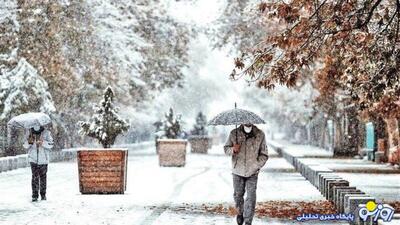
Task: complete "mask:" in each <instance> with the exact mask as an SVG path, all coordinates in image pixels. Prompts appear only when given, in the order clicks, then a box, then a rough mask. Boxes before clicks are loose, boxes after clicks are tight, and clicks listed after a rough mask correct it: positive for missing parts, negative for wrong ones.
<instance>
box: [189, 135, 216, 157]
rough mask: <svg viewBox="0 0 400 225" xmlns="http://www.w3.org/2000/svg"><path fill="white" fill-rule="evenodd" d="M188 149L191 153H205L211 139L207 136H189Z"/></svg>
mask: <svg viewBox="0 0 400 225" xmlns="http://www.w3.org/2000/svg"><path fill="white" fill-rule="evenodd" d="M189 143H190V149H191V152H192V153H201V154H207V153H208V149H209V147H210V143H211V140H210V138H209V137H207V136H191V137H189Z"/></svg>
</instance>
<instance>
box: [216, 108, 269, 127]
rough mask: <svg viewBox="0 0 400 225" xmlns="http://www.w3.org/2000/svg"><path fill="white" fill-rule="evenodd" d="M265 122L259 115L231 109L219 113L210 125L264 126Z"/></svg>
mask: <svg viewBox="0 0 400 225" xmlns="http://www.w3.org/2000/svg"><path fill="white" fill-rule="evenodd" d="M264 123H265V121H264V120H263V119H261V117H259V116H258V115H257V114H255V113H253V112H250V111H247V110H244V109H237V108H235V109H231V110H227V111H224V112H221V113H219V114H218V115H217V116H215V117H214V118H213V119H212V120H210V122H208V125H214V126H216V125H238V124H264Z"/></svg>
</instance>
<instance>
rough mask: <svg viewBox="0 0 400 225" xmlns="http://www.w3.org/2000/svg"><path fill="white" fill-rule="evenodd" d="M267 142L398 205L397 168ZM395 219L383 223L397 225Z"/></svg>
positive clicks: (282, 151) (380, 200)
mask: <svg viewBox="0 0 400 225" xmlns="http://www.w3.org/2000/svg"><path fill="white" fill-rule="evenodd" d="M268 143H269V144H270V145H272V146H274V147H273V148H275V149H278V150H280V151H281V153H282V155H284V156H286V158H287V159H288V160H289V161H293V160H294V158H297V159H299V160H301V162H302V163H304V164H305V165H317V164H318V165H322V166H324V167H327V168H328V169H331V170H333V172H335V174H336V175H338V176H340V177H342V178H344V179H345V180H347V181H349V182H350V186H355V187H357V188H358V189H360V190H362V191H364V192H365V193H366V194H369V195H371V196H374V197H375V198H376V201H377V202H385V203H389V204H390V203H394V202H397V203H396V204H398V202H399V201H400V179H399V178H400V170H399V169H396V168H394V167H393V166H391V165H389V164H377V163H374V162H371V161H367V160H363V159H354V158H333V155H332V153H331V152H329V151H327V150H325V149H321V148H318V147H314V146H307V145H295V144H290V143H289V142H287V141H283V140H280V141H275V140H274V141H271V140H270V141H269V142H268ZM397 213H399V212H397ZM395 218H396V220H394V221H392V222H390V223H386V224H400V220H398V219H400V218H399V215H398V214H397V215H396V216H395ZM382 224H383V223H382Z"/></svg>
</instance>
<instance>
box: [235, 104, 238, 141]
mask: <svg viewBox="0 0 400 225" xmlns="http://www.w3.org/2000/svg"><path fill="white" fill-rule="evenodd" d="M236 108H237V105H236V102H235V117H236V121H237V115H236ZM235 131H236V135H235V136H236V144H239V143H238V132H237V124H236V122H235Z"/></svg>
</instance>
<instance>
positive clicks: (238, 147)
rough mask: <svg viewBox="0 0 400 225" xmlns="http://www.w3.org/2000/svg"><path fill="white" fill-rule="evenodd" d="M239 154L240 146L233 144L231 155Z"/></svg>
mask: <svg viewBox="0 0 400 225" xmlns="http://www.w3.org/2000/svg"><path fill="white" fill-rule="evenodd" d="M239 152H240V145H239V144H233V154H238V153H239Z"/></svg>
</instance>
